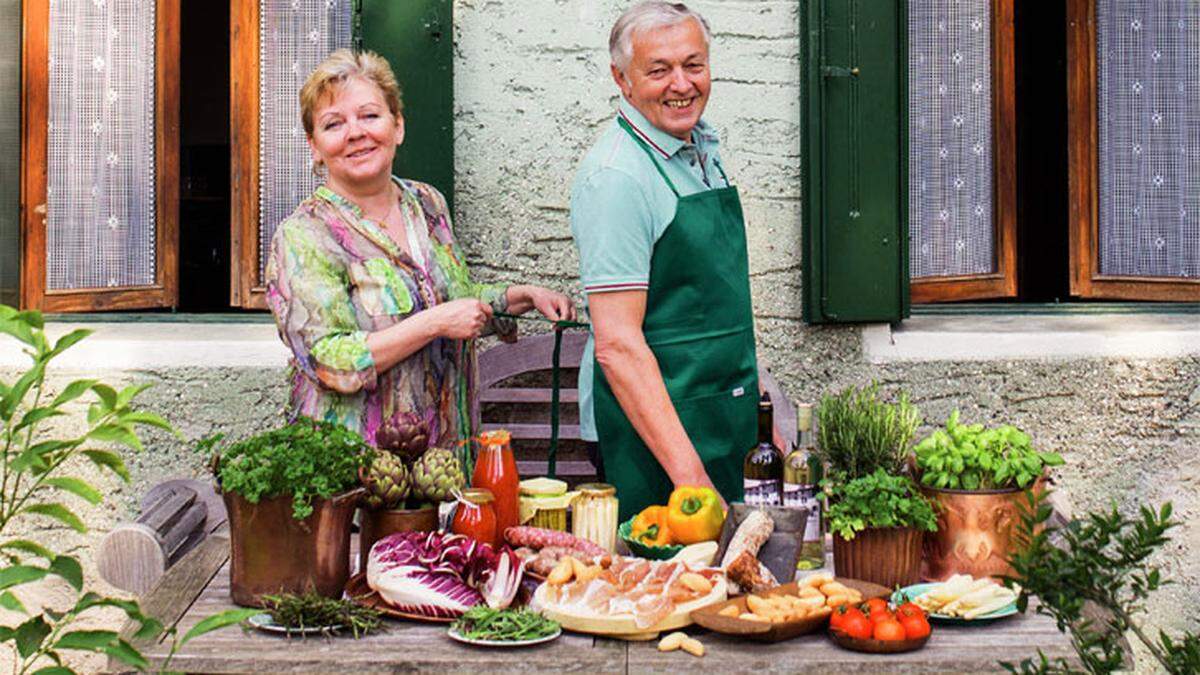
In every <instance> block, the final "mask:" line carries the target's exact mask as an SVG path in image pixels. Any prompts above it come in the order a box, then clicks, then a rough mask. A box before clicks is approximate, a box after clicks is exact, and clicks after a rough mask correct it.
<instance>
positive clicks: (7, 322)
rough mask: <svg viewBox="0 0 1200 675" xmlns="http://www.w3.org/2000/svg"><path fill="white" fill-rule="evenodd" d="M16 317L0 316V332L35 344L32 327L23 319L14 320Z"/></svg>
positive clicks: (30, 344)
mask: <svg viewBox="0 0 1200 675" xmlns="http://www.w3.org/2000/svg"><path fill="white" fill-rule="evenodd" d="M14 319H16V317H11V318H10V317H4V318H0V333H5V334H7V335H11V336H13V337H15V338H16V339H18V340H20V341H21V342H24V343H25V344H27V345H29V346H31V347H32V346H35V343H34V339H33V330H32V327H31V326H30V325H29V324H28V323H27V322H25V321H21V320H14Z"/></svg>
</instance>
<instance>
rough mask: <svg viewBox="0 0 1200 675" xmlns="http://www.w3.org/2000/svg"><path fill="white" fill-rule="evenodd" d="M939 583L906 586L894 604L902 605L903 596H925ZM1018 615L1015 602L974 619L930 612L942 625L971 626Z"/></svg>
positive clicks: (894, 595)
mask: <svg viewBox="0 0 1200 675" xmlns="http://www.w3.org/2000/svg"><path fill="white" fill-rule="evenodd" d="M937 583H938V582H929V583H924V584H913V585H912V586H905V587H904V588H901V589H900V590H898V591H896V592H895V593H893V594H892V602H894V603H896V604H897V605H899V604H900V603H902V602H903V600H902V599H901V596H905V597H908V598H910V599H911V598H916V597H918V596H921V595H924V594H925V593H926V592H927V591H928V590H929V589H930V588H933V587H934V586H936V585H937ZM1016 613H1017V601H1016V600H1013V601H1012V602H1010V603H1008V604H1007V605H1005V606H1003V607H1001V608H1000V609H997V610H993V611H991V612H988V613H987V614H981V615H980V616H977V617H975V618H974V619H964V618H962V617H960V616H949V615H946V614H937V613H935V612H930V613H929V618H930V619H931V620H933V621H937V622H940V623H961V624H969V623H979V622H981V621H994V620H996V619H1003V618H1004V617H1006V616H1012V615H1013V614H1016Z"/></svg>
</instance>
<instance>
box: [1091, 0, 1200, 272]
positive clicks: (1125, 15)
mask: <svg viewBox="0 0 1200 675" xmlns="http://www.w3.org/2000/svg"><path fill="white" fill-rule="evenodd" d="M1096 24H1097V25H1096V34H1097V45H1096V65H1097V69H1098V71H1099V74H1098V79H1099V82H1098V94H1097V110H1098V120H1097V122H1098V125H1099V137H1100V145H1099V173H1100V185H1099V210H1100V213H1099V249H1100V273H1101V274H1104V275H1117V276H1135V277H1176V278H1179V277H1183V278H1191V279H1195V278H1200V2H1197V1H1196V0H1099V2H1098V4H1097V7H1096Z"/></svg>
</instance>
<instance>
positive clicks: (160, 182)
mask: <svg viewBox="0 0 1200 675" xmlns="http://www.w3.org/2000/svg"><path fill="white" fill-rule="evenodd" d="M21 4H22V6H21V24H22V25H21V34H22V45H21V158H22V161H21V179H20V180H21V213H20V222H21V234H22V237H21V239H22V242H21V292H20V299H21V306H22V307H23V308H26V309H39V310H43V311H47V312H86V311H103V310H121V309H147V308H163V307H174V306H175V305H176V304H177V303H178V301H179V49H180V29H181V27H180V0H155V19H154V24H155V27H154V30H155V50H154V52H155V53H154V58H155V70H154V96H155V112H154V116H155V130H154V162H155V182H154V190H155V207H154V218H155V227H156V234H155V283H154V284H152V285H149V286H124V287H118V288H73V289H66V290H49V289H47V288H46V259H47V251H46V240H47V239H46V203H47V199H46V181H47V177H48V171H47V166H46V162H47V160H48V157H49V129H48V124H49V114H50V67H49V57H50V2H49V0H26V1H25V2H23V3H21Z"/></svg>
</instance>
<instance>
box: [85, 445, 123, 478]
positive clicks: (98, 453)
mask: <svg viewBox="0 0 1200 675" xmlns="http://www.w3.org/2000/svg"><path fill="white" fill-rule="evenodd" d="M83 455H84V456H85V457H87V458H88V459H90V460H92V463H93V464H95V465H96V466H97V467H99V468H101V469H108V470H109V471H112V472H113V473H115V474H117V475H118V476H120V477H121V479H122V480H124V481H125V482H126V483H128V482H129V470H128V469H126V468H125V460H123V459H121V456H120V455H118V454H116V453H115V452H109V451H108V450H84V451H83Z"/></svg>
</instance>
